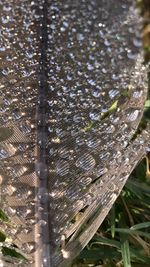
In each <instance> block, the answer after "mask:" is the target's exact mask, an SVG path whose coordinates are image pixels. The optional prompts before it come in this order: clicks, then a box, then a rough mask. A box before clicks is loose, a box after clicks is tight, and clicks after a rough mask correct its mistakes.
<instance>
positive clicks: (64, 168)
mask: <svg viewBox="0 0 150 267" xmlns="http://www.w3.org/2000/svg"><path fill="white" fill-rule="evenodd" d="M68 172H69V163H68V162H67V161H65V160H59V161H57V163H56V173H57V174H59V175H60V176H64V175H67V174H68Z"/></svg>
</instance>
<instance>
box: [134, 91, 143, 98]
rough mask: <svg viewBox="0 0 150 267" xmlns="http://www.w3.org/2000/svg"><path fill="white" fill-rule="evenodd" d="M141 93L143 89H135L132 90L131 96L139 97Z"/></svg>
mask: <svg viewBox="0 0 150 267" xmlns="http://www.w3.org/2000/svg"><path fill="white" fill-rule="evenodd" d="M142 94H143V91H142V90H136V91H134V92H133V97H134V98H140V97H141V96H142Z"/></svg>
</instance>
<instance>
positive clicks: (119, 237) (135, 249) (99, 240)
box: [0, 0, 150, 267]
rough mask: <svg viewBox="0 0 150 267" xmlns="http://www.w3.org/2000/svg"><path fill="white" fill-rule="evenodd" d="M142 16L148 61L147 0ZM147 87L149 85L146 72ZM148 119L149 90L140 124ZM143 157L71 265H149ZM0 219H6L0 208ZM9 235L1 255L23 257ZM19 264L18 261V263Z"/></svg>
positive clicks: (149, 211) (141, 2) (149, 205)
mask: <svg viewBox="0 0 150 267" xmlns="http://www.w3.org/2000/svg"><path fill="white" fill-rule="evenodd" d="M137 5H138V6H139V7H140V9H141V13H142V15H143V17H144V28H143V43H144V51H145V61H146V62H149V61H150V0H138V1H137ZM148 75H149V89H150V73H149V74H148ZM147 121H150V90H149V96H148V100H147V101H146V104H145V112H144V117H143V121H142V123H141V124H140V127H143V125H145V123H146V122H147ZM146 170H147V169H146V160H145V159H143V160H142V161H141V162H140V163H139V165H138V166H137V167H136V169H135V170H134V171H133V173H132V174H131V177H130V179H129V180H128V182H127V184H126V186H125V187H124V189H123V191H122V193H121V195H120V196H119V198H118V199H117V201H116V203H115V204H114V205H113V207H112V209H111V211H110V213H109V215H108V216H107V218H106V219H105V221H104V222H103V224H102V225H101V227H100V228H99V230H98V231H97V233H96V234H95V236H94V237H93V239H92V240H91V241H90V243H89V244H88V246H87V247H86V248H85V249H84V250H83V251H82V252H81V253H80V255H79V257H78V258H77V259H76V260H75V261H74V263H73V264H72V267H149V266H150V175H148V174H147V171H146ZM0 221H5V222H6V223H7V222H8V218H7V216H6V215H5V214H4V213H3V211H2V210H0ZM7 239H9V237H6V236H5V234H4V233H3V231H2V230H0V245H1V256H2V255H3V256H5V257H6V258H7V260H8V261H11V258H13V259H16V260H17V259H18V260H19V259H20V260H21V259H24V257H23V256H22V255H21V254H20V253H19V252H18V251H17V249H16V248H15V246H14V245H13V244H12V247H6V246H5V245H4V241H6V240H7ZM20 266H21V265H20Z"/></svg>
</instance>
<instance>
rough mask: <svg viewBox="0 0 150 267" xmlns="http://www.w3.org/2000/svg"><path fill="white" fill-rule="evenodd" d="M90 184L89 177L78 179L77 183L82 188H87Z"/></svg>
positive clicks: (90, 179)
mask: <svg viewBox="0 0 150 267" xmlns="http://www.w3.org/2000/svg"><path fill="white" fill-rule="evenodd" d="M91 182H92V178H91V177H88V176H84V177H82V178H81V179H80V181H79V183H80V184H81V185H82V186H87V185H89V184H90V183H91Z"/></svg>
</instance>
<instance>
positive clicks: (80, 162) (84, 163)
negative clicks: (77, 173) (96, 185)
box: [76, 153, 96, 171]
mask: <svg viewBox="0 0 150 267" xmlns="http://www.w3.org/2000/svg"><path fill="white" fill-rule="evenodd" d="M95 164H96V162H95V159H94V158H93V156H92V155H90V154H88V153H85V154H83V155H82V156H81V157H79V158H78V159H77V161H76V166H77V167H80V168H82V169H84V170H87V171H89V170H91V169H93V168H94V166H95Z"/></svg>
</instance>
